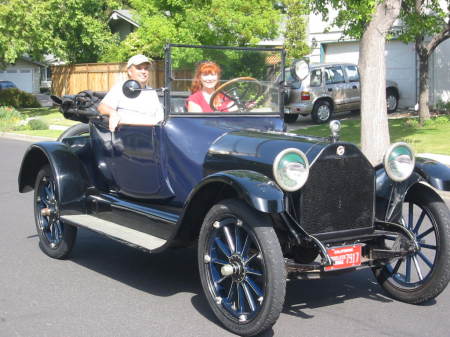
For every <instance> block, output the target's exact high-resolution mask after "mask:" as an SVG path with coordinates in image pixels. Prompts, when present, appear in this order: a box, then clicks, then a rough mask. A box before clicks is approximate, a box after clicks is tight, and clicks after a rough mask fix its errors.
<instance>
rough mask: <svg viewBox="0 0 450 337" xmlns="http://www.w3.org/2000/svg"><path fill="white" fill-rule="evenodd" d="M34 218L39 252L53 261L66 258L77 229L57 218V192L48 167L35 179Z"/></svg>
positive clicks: (43, 168)
mask: <svg viewBox="0 0 450 337" xmlns="http://www.w3.org/2000/svg"><path fill="white" fill-rule="evenodd" d="M44 212H46V213H47V214H44ZM34 218H35V222H36V230H37V233H38V236H39V247H40V248H41V250H42V251H43V252H44V253H45V254H47V255H48V256H50V257H53V258H55V259H64V258H66V257H67V256H68V255H69V253H70V251H71V250H72V248H73V245H74V243H75V238H76V234H77V228H76V227H74V226H71V225H68V224H64V223H63V222H62V221H61V220H60V218H59V200H58V191H57V189H56V184H55V178H54V176H53V173H52V171H51V168H50V166H49V165H45V166H44V167H42V169H41V170H40V171H39V173H38V175H37V177H36V183H35V186H34Z"/></svg>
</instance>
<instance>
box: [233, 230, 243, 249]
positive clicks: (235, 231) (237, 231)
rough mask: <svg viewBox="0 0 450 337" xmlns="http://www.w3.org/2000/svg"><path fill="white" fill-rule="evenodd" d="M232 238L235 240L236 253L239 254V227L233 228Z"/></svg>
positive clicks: (240, 246) (240, 243)
mask: <svg viewBox="0 0 450 337" xmlns="http://www.w3.org/2000/svg"><path fill="white" fill-rule="evenodd" d="M234 237H235V238H236V246H235V248H236V253H238V254H240V252H241V249H242V242H241V233H240V231H239V227H238V226H235V227H234Z"/></svg>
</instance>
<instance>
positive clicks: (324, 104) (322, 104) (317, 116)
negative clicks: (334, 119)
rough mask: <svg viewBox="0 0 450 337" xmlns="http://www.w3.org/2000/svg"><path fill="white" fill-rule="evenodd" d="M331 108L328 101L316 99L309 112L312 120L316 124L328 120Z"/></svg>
mask: <svg viewBox="0 0 450 337" xmlns="http://www.w3.org/2000/svg"><path fill="white" fill-rule="evenodd" d="M332 112H333V108H332V107H331V104H330V102H328V101H318V102H316V104H314V108H313V111H312V112H311V118H312V120H313V121H314V122H315V123H317V124H323V123H326V122H328V121H329V120H330V118H331V114H332Z"/></svg>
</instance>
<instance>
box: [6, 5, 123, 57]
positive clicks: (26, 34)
mask: <svg viewBox="0 0 450 337" xmlns="http://www.w3.org/2000/svg"><path fill="white" fill-rule="evenodd" d="M120 3H121V2H120V1H118V0H9V1H5V2H1V3H0V63H3V64H5V63H13V62H15V60H16V59H17V58H19V57H21V56H23V55H28V56H30V57H32V58H33V59H35V60H42V59H43V58H44V55H46V54H53V55H54V56H56V57H58V58H60V59H61V60H63V61H67V62H73V63H75V62H95V61H96V60H97V59H98V58H99V56H100V55H101V54H102V53H104V52H105V50H107V49H108V48H109V46H110V44H111V43H113V42H114V41H115V37H114V36H113V35H112V34H111V32H110V30H109V28H108V26H107V24H106V21H107V17H108V15H109V10H108V8H111V7H113V6H119V5H120Z"/></svg>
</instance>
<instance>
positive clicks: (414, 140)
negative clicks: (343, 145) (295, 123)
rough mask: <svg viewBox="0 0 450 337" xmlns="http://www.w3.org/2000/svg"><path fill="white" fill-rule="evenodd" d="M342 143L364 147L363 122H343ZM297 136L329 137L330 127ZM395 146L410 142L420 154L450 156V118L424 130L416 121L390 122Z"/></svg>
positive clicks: (303, 131) (435, 121)
mask: <svg viewBox="0 0 450 337" xmlns="http://www.w3.org/2000/svg"><path fill="white" fill-rule="evenodd" d="M341 123H342V130H341V138H340V139H341V140H343V141H347V142H351V143H355V144H357V145H358V146H359V145H360V143H361V135H360V133H361V121H360V120H355V119H352V120H344V121H341ZM294 132H295V133H297V134H302V135H312V136H319V137H328V136H329V135H330V131H329V128H328V125H327V124H324V125H315V126H311V127H309V128H304V129H300V130H296V131H294ZM389 133H390V136H391V143H395V142H406V143H408V144H410V145H411V146H412V147H413V149H414V151H415V152H416V153H424V152H427V153H435V154H444V155H450V141H449V140H450V116H449V115H447V116H440V117H437V118H433V119H432V120H430V121H428V122H427V123H426V124H425V126H423V127H420V126H419V125H418V121H417V119H415V118H400V119H389Z"/></svg>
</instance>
